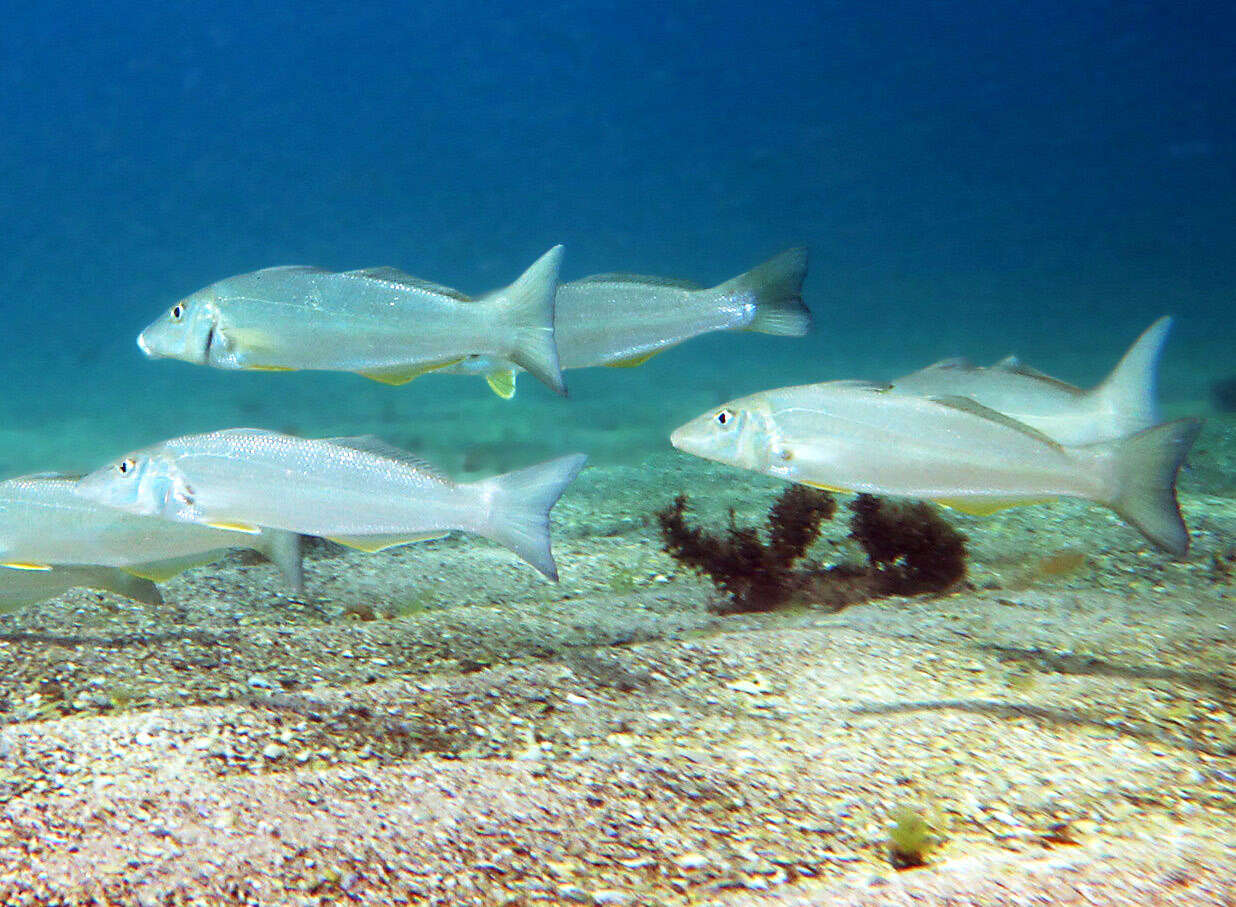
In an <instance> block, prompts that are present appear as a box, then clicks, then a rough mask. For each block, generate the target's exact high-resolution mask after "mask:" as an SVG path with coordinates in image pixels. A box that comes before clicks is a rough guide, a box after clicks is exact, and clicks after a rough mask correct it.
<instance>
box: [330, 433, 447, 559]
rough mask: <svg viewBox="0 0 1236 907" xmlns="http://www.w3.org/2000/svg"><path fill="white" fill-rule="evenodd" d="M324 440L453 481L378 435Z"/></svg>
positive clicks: (425, 462) (440, 478) (429, 464)
mask: <svg viewBox="0 0 1236 907" xmlns="http://www.w3.org/2000/svg"><path fill="white" fill-rule="evenodd" d="M322 440H323V441H326V442H327V443H328V444H334V445H336V446H338V447H350V448H351V449H352V450H359V451H361V452H362V453H367V454H373V455H374V456H375V457H381V458H382V459H384V460H394V461H395V462H396V463H402V464H404V465H405V466H411V467H412V468H414V469H416V470H417V471H419V472H423V473H425V474H426V475H429V476H432V477H433V478H435V479H438V480H439V481H442V482H448V483H452V480H451V477H450V476H448V475H447V474H446V473H444V472H443V471H442V470H441V469H439V468H438V467H437V466H435V465H433V464H432V463H430V462H428V461H427V460H423V459H421V458H420V457H418V456H417V455H416V454H414V453H411V452H409V451H406V450H404V449H403V448H402V447H396V446H395V445H394V444H391V443H390V442H389V441H383V440H382V439H381V438H379V437H378V436H377V435H352V436H349V437H342V438H323V439H322ZM452 484H453V483H452ZM341 544H342V543H341Z"/></svg>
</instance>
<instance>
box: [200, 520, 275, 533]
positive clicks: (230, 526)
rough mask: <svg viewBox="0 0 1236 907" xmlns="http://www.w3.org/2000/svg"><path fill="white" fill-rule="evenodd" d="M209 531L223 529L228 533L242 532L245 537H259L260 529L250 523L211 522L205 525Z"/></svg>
mask: <svg viewBox="0 0 1236 907" xmlns="http://www.w3.org/2000/svg"><path fill="white" fill-rule="evenodd" d="M206 525H207V526H209V527H210V528H211V529H225V530H227V531H228V532H243V533H245V535H261V533H262V529H261V527H259V526H254V525H253V524H252V523H238V522H233V521H231V520H213V521H211V522H209V523H207V524H206Z"/></svg>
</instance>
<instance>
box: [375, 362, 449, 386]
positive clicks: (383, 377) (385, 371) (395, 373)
mask: <svg viewBox="0 0 1236 907" xmlns="http://www.w3.org/2000/svg"><path fill="white" fill-rule="evenodd" d="M463 359H464V357H463V356H458V357H456V358H454V359H446V360H444V361H442V362H432V363H430V364H428V365H396V366H393V367H391V368H375V369H370V370H368V371H364V372H357V374H359V375H363V376H365V377H366V378H368V379H369V380H370V381H378V382H380V383H382V384H391V385H398V384H407V383H408V382H409V381H411V380H412V379H413V378H419V377H420V376H421V375H424V374H425V373H426V372H434V371H437V370H438V369H440V368H446V367H447V366H450V365H454V364H455V363H456V362H462V361H463Z"/></svg>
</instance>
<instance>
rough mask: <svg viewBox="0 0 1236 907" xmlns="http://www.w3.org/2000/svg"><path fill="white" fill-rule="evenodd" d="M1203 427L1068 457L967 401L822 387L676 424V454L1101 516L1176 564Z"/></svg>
mask: <svg viewBox="0 0 1236 907" xmlns="http://www.w3.org/2000/svg"><path fill="white" fill-rule="evenodd" d="M1201 427H1202V420H1200V419H1195V418H1185V419H1178V420H1176V421H1174V422H1166V423H1162V424H1160V425H1156V426H1152V427H1151V428H1148V429H1145V430H1143V431H1141V432H1138V433H1137V434H1134V435H1131V436H1129V437H1127V438H1118V439H1115V440H1112V441H1102V442H1098V443H1095V444H1087V445H1082V446H1077V447H1067V446H1065V445H1063V444H1061V443H1060V442H1058V441H1056V440H1054V439H1052V438H1050V437H1048V436H1047V435H1045V434H1044V433H1042V432H1040V431H1039V430H1037V429H1035V428H1033V427H1031V426H1029V425H1026V424H1025V423H1023V422H1018V421H1016V420H1015V419H1012V418H1010V417H1008V416H1006V415H1004V414H1002V413H998V412H996V411H995V410H992V409H990V408H988V407H985V406H983V405H982V404H980V403H976V402H975V401H973V400H971V399H969V398H966V397H934V398H929V397H920V396H914V395H910V394H899V393H895V392H893V391H892V390H891V388H890V386H889V385H887V384H873V383H869V382H864V381H832V382H823V383H820V384H807V385H799V386H794V387H784V388H778V389H775V390H769V391H764V392H761V393H757V394H752V395H750V396H747V397H743V398H741V399H738V400H734V401H732V402H729V403H726V404H725V405H723V406H721V407H718V408H717V409H714V410H710V411H709V412H706V413H704V414H702V415H700V416H698V417H696V418H695V419H693V420H691V421H690V422H687V423H686V424H684V425H682V426H679V427H678V428H677V429H675V430H674V432H673V433H672V434H671V436H670V441H671V443H672V444H673V445H674V447H676V448H678V449H679V450H681V451H684V452H686V453H690V454H694V455H695V456H698V457H703V458H705V459H708V460H713V461H716V462H719V463H725V464H727V465H730V466H738V467H741V468H744V469H750V470H753V471H755V472H759V473H763V474H765V475H769V476H774V477H776V478H780V479H785V480H787V481H790V482H799V483H802V484H804V485H813V486H816V487H819V488H825V489H829V490H833V491H843V492H862V493H866V494H873V495H893V496H900V497H906V498H918V499H920V500H931V501H935V502H937V503H940V504H944V505H946V506H948V507H952V508H954V509H957V510H960V511H962V512H964V513H968V514H973V515H985V514H989V513H993V512H995V511H997V510H1000V509H1003V508H1005V507H1013V506H1018V505H1022V504H1033V503H1040V502H1045V501H1050V500H1054V499H1057V498H1062V497H1068V498H1081V499H1083V500H1087V501H1091V502H1094V503H1096V504H1100V505H1102V506H1105V507H1108V508H1110V509H1112V510H1113V511H1115V512H1116V514H1117V515H1119V516H1120V517H1121V518H1122V519H1124V520H1125V522H1127V523H1129V524H1130V525H1132V526H1133V527H1134V528H1135V529H1137V530H1138V531H1140V532H1141V533H1142V535H1143V536H1145V537H1146V538H1147V539H1148V540H1149V541H1150V542H1151V543H1153V544H1154V545H1156V546H1157V547H1159V548H1161V549H1163V550H1164V551H1167V552H1169V553H1170V554H1172V555H1174V556H1176V557H1184V556H1185V554H1187V553H1188V548H1189V534H1188V530H1187V529H1186V528H1185V524H1184V520H1183V519H1182V517H1181V515H1180V508H1179V505H1178V503H1177V500H1176V475H1177V472H1178V471H1179V469H1180V465H1181V463H1182V462H1183V460H1184V458H1185V455H1186V454H1187V453H1188V451H1189V448H1190V447H1191V446H1192V444H1193V442H1194V440H1195V439H1196V438H1197V435H1198V432H1199V431H1200V430H1201Z"/></svg>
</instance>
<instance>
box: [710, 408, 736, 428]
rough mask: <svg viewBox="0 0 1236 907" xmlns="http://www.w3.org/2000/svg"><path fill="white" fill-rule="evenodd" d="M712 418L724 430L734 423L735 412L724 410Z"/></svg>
mask: <svg viewBox="0 0 1236 907" xmlns="http://www.w3.org/2000/svg"><path fill="white" fill-rule="evenodd" d="M712 418H713V421H714V422H716V423H717V424H718V425H720V426H721V427H722V428H724V427H725V426H727V425H729V424H730V423H731V422H733V421H734V411H733V410H732V409H723V410H721V411H720V412H719V413H717V414H716V415H715V416H713V417H712Z"/></svg>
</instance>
